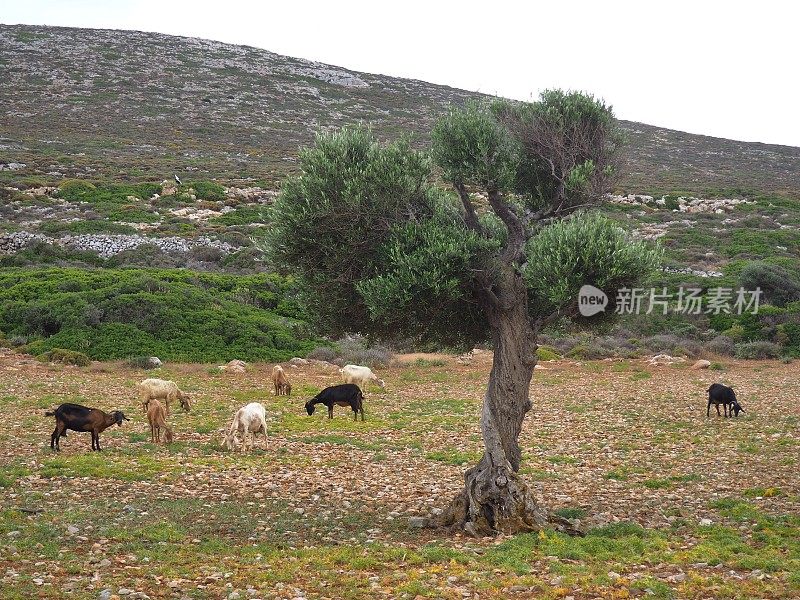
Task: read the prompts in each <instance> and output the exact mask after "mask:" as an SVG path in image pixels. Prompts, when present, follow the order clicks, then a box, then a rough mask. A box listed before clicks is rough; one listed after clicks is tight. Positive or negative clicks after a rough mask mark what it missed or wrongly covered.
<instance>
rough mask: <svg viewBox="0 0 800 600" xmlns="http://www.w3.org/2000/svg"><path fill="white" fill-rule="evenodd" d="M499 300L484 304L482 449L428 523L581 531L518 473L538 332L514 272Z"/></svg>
mask: <svg viewBox="0 0 800 600" xmlns="http://www.w3.org/2000/svg"><path fill="white" fill-rule="evenodd" d="M509 279H510V281H509ZM498 299H499V300H500V302H499V303H497V304H496V305H491V306H487V307H486V311H487V315H488V317H489V323H490V326H491V329H492V338H493V343H494V362H493V365H492V371H491V373H490V375H489V385H488V387H487V389H486V395H485V397H484V401H483V411H482V414H481V430H482V432H483V442H484V446H485V450H484V454H483V457H482V458H481V460H480V462H479V463H478V464H477V465H476V466H474V467H472V468H470V469H468V470H467V471H466V473H465V474H464V483H465V485H464V489H463V490H462V491H461V493H459V495H458V496H456V498H454V499H453V501H452V502H451V504H450V505H449V506H448V507H447V509H446V510H445V511H444V512H443V513H442V514H441V515H440V516H439V517H437V518H436V519H434V520H433V521H432V522H431V525H433V526H437V527H442V526H444V527H452V528H460V529H463V530H464V531H465V532H467V533H469V534H470V535H473V536H486V535H495V534H498V533H504V534H510V533H518V532H524V531H534V530H538V529H541V528H543V527H544V526H546V525H548V524H552V525H553V526H555V527H557V528H558V529H561V530H565V531H569V532H571V533H579V532H577V531H575V530H574V529H571V525H570V524H569V522H568V521H566V520H564V519H561V518H559V517H557V516H555V515H552V514H550V513H549V512H548V511H547V510H545V509H544V508H542V507H540V506H539V505H537V503H536V500H535V499H534V497H533V493H532V491H531V490H530V488H529V487H528V485H527V484H526V483H525V481H524V480H523V479H522V478H521V477H520V475H519V467H520V461H521V459H522V451H521V449H520V446H519V434H520V431H521V430H522V423H523V420H524V419H525V415H526V413H527V412H528V411H529V410H530V409H531V401H530V398H529V391H530V383H531V378H532V377H533V371H534V368H535V366H536V347H537V346H536V332H535V331H534V330H533V328H532V327H531V324H530V320H529V317H528V306H527V292H526V289H525V285H524V282H523V281H522V280H521V278H520V277H519V275H518V274H516V273H514V274H513V275H511V276H510V277H509V278H508V279H507V280H506V285H504V286H503V287H502V288H501V289H500V290H499V294H498Z"/></svg>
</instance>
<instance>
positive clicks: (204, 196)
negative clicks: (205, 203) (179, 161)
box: [184, 181, 225, 200]
mask: <svg viewBox="0 0 800 600" xmlns="http://www.w3.org/2000/svg"><path fill="white" fill-rule="evenodd" d="M189 185H190V187H191V188H192V189H194V195H195V196H196V197H197V198H198V199H200V200H225V188H224V187H222V186H221V185H220V184H218V183H214V182H213V181H193V182H192V183H191V184H189ZM184 187H185V186H184Z"/></svg>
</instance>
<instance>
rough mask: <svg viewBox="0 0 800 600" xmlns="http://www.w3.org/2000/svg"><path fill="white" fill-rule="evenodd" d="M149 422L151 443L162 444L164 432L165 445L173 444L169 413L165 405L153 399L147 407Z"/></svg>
mask: <svg viewBox="0 0 800 600" xmlns="http://www.w3.org/2000/svg"><path fill="white" fill-rule="evenodd" d="M147 421H148V422H149V423H150V441H151V442H153V443H154V444H160V443H161V430H162V429H163V430H164V443H165V444H171V443H172V428H171V427H170V426H169V425H167V411H166V409H165V408H164V405H163V404H161V402H159V401H158V400H156V399H155V398H153V399H152V400H150V401H149V403H148V405H147Z"/></svg>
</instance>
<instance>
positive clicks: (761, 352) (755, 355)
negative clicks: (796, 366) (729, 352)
mask: <svg viewBox="0 0 800 600" xmlns="http://www.w3.org/2000/svg"><path fill="white" fill-rule="evenodd" d="M779 355H780V346H778V345H777V344H773V343H772V342H767V341H764V340H761V341H757V342H744V343H741V344H736V358H745V359H759V358H777V357H778V356H779Z"/></svg>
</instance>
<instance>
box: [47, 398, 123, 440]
mask: <svg viewBox="0 0 800 600" xmlns="http://www.w3.org/2000/svg"><path fill="white" fill-rule="evenodd" d="M44 414H45V416H47V417H52V416H54V417H55V418H56V428H55V430H54V431H53V435H51V436H50V448H52V449H53V450H55V451H56V452H57V451H59V450H61V446H60V445H59V438H60V437H61V436H62V435H63V436H66V435H67V429H71V430H72V431H88V432H90V433H91V434H92V450H100V432H101V431H104V430H105V429H107V428H109V427H111V426H112V425H113V424H114V423H116V424H117V425H119V426H120V427H122V422H123V421H130V419H129V418H128V417H126V416H125V414H124V413H123V412H122V411H121V410H115V411H114V412H113V413H111V414H108V413H105V412H103V411H102V410H100V409H97V408H89V407H88V406H81V405H80V404H70V403H69V402H67V403H65V404H62V405H61V406H59V407H58V408H57V409H55V410H54V411H53V412H46V413H44Z"/></svg>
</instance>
